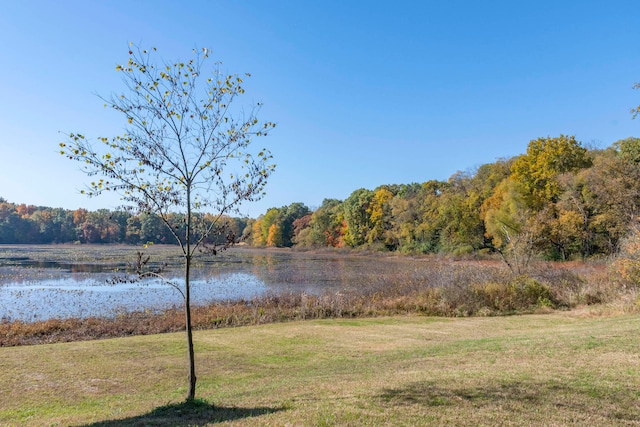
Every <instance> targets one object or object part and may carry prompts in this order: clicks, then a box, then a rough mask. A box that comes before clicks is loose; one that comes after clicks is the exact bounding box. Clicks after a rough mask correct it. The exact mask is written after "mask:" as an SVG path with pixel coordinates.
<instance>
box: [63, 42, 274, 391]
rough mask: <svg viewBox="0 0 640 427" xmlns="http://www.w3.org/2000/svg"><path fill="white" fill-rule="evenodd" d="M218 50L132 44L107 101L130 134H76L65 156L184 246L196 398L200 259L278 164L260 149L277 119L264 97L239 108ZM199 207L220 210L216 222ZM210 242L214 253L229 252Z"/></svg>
mask: <svg viewBox="0 0 640 427" xmlns="http://www.w3.org/2000/svg"><path fill="white" fill-rule="evenodd" d="M209 52H210V51H209V50H208V49H203V50H194V51H193V57H192V58H191V59H189V60H188V61H185V62H183V61H175V62H167V61H162V60H159V61H158V60H156V59H155V57H156V49H155V48H153V49H152V50H150V51H147V50H143V49H141V48H138V47H137V46H132V47H131V48H130V50H129V59H128V61H127V62H126V64H124V65H118V66H116V71H118V72H120V73H121V75H122V80H123V83H124V86H125V90H124V92H122V93H121V94H113V95H112V96H111V97H109V98H103V100H104V101H105V103H106V106H109V107H111V108H113V109H114V110H115V111H117V112H118V113H121V114H122V115H123V116H124V120H125V121H126V124H125V133H124V134H123V135H120V136H115V137H113V138H106V137H99V138H98V139H97V140H95V141H91V140H90V139H87V138H86V137H85V136H84V135H83V134H81V133H71V134H68V135H67V139H66V141H65V142H62V143H60V146H61V154H63V155H65V156H68V157H69V158H70V159H72V160H76V161H79V162H80V164H81V167H82V168H83V170H84V171H85V173H87V175H89V176H96V178H95V179H94V181H93V182H91V184H89V185H88V188H87V189H86V190H85V193H86V194H87V195H89V196H97V195H99V194H101V193H103V192H105V191H116V192H118V193H119V194H120V195H121V197H122V199H123V200H124V202H125V203H126V204H128V205H129V206H131V207H132V208H134V209H136V210H137V211H138V212H147V213H154V214H156V215H158V216H159V217H160V219H161V221H162V222H163V223H164V224H165V226H166V227H167V229H168V230H169V232H170V233H171V234H172V235H173V237H174V238H175V240H176V242H177V243H178V244H179V245H180V248H181V250H182V255H183V259H184V283H182V284H174V285H175V288H176V289H178V290H179V291H180V293H181V294H182V296H183V298H184V313H185V325H186V328H185V329H186V337H187V350H188V351H187V352H188V361H189V362H188V364H189V374H188V391H187V400H188V401H189V400H193V399H194V397H195V391H196V371H195V357H194V348H193V337H192V325H191V288H190V281H191V277H190V276H191V265H192V260H193V257H194V254H195V253H196V251H197V250H199V249H202V248H203V245H204V243H205V239H206V238H207V237H208V236H209V235H210V234H212V233H221V232H223V230H221V227H222V224H219V223H218V219H220V218H221V217H222V216H223V215H225V214H228V213H229V212H233V211H237V209H238V208H239V206H240V204H241V203H243V202H247V201H254V200H257V199H260V198H261V197H262V195H263V191H264V188H265V184H266V182H267V179H268V177H269V176H270V175H271V173H272V171H273V170H274V166H273V165H272V164H271V163H270V162H271V160H270V159H271V155H270V153H269V151H268V150H266V149H262V150H254V149H253V147H252V145H251V143H252V140H253V139H254V137H260V136H265V135H267V134H268V133H269V132H270V130H271V129H272V128H274V127H275V124H273V123H271V122H265V123H261V122H259V121H258V118H257V113H258V110H259V107H260V104H258V105H257V106H255V107H252V108H251V109H249V110H248V111H246V112H244V113H243V110H242V109H241V108H235V107H236V105H237V103H236V102H235V101H237V98H238V97H240V96H241V95H242V94H243V93H244V92H245V89H244V86H243V84H244V83H243V79H244V78H245V77H244V76H242V77H241V76H239V75H236V74H233V75H231V74H223V73H222V72H221V70H220V66H219V64H218V63H215V64H214V65H213V67H212V70H211V69H208V68H206V66H207V64H208V63H209V62H208V61H210V59H209ZM173 212H180V213H182V214H183V215H184V219H185V224H184V234H182V233H178V232H176V231H175V230H174V229H173V227H172V225H173V224H172V223H171V217H170V216H171V214H172V213H173ZM199 212H210V213H214V214H215V215H213V219H207V218H211V217H206V216H204V215H199V214H198V213H199ZM232 243H233V242H226V243H225V245H223V246H222V247H221V248H220V247H217V248H216V247H210V248H209V249H210V250H211V253H215V252H216V250H217V249H224V248H226V247H227V245H229V244H232Z"/></svg>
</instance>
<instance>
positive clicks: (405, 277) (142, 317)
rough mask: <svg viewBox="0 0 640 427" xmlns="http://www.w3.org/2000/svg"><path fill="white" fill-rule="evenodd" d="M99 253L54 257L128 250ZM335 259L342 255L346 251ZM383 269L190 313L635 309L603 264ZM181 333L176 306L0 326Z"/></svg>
mask: <svg viewBox="0 0 640 427" xmlns="http://www.w3.org/2000/svg"><path fill="white" fill-rule="evenodd" d="M32 249H33V248H30V247H26V248H21V247H17V248H15V252H10V255H11V256H14V257H17V256H20V254H21V253H22V254H24V253H31V252H28V251H29V250H32ZM36 249H37V248H36ZM99 249H100V248H96V247H91V248H90V250H87V251H85V253H84V254H79V253H78V252H80V251H78V250H77V248H76V247H62V248H60V250H59V251H54V253H55V254H56V255H55V256H54V257H53V260H54V261H64V260H66V262H69V261H70V260H71V261H74V262H87V260H88V259H93V260H94V261H93V262H95V263H105V264H107V265H111V264H112V263H114V262H115V260H116V259H122V258H123V257H124V256H125V254H126V253H130V252H131V250H132V248H131V247H117V246H116V247H107V248H106V249H104V250H103V251H102V255H100V256H99V257H98V258H91V257H92V256H93V255H91V256H89V255H87V253H94V252H96V251H98V250H99ZM154 250H158V251H159V255H160V256H159V257H160V258H166V259H167V260H168V261H169V263H170V264H172V263H173V264H175V263H179V258H177V257H176V253H175V251H176V248H175V247H161V248H156V249H154ZM127 251H128V252H127ZM51 252H52V251H51V247H48V248H45V249H42V250H41V251H38V250H36V251H35V252H33V254H32V255H30V256H31V257H32V258H34V259H41V260H49V261H51V260H52V255H51ZM96 256H97V255H96ZM305 256H306V255H305ZM333 256H335V254H334V255H333ZM341 256H343V257H345V258H348V257H350V256H352V255H348V254H342V255H341ZM361 258H362V257H361ZM276 260H277V259H276ZM376 260H377V261H376ZM381 260H382V258H380V257H377V258H376V257H373V259H371V260H369V261H370V262H373V263H378V264H380V263H381ZM414 261H415V260H414ZM258 262H259V263H265V264H268V265H269V268H270V270H269V271H273V272H274V274H275V275H278V280H281V281H283V282H287V281H288V280H291V279H290V277H288V276H287V274H290V275H291V274H293V275H296V274H302V273H300V272H295V271H294V272H293V273H292V272H290V271H289V270H288V269H287V268H286V266H287V265H288V264H287V265H285V266H284V267H282V266H281V267H280V268H275V267H273V265H272V264H274V263H275V261H274V259H273V258H269V257H264V258H261V259H259V260H258ZM421 264H424V266H423V265H421ZM362 265H367V264H362ZM416 265H418V266H420V268H418V267H416ZM385 266H391V267H393V268H394V269H393V270H391V271H385V274H380V271H379V270H376V269H372V270H368V269H366V268H363V269H358V270H356V272H357V277H349V278H348V281H349V283H350V286H349V287H346V288H344V289H342V290H338V291H335V290H333V291H327V292H323V293H319V294H308V293H305V292H297V293H296V292H280V293H274V292H271V293H267V294H264V295H261V296H258V297H255V298H252V299H241V300H235V301H223V302H216V303H211V304H207V305H197V304H196V305H194V307H193V310H192V321H193V327H194V328H195V329H197V330H205V329H218V328H227V327H238V326H247V325H260V324H267V323H274V322H285V321H297V320H314V319H327V318H361V317H377V316H390V315H408V314H409V315H413V314H420V315H429V316H446V317H466V316H496V315H510V314H523V313H537V312H550V311H552V310H565V309H575V308H576V307H580V306H593V305H598V306H599V307H601V310H602V311H605V312H615V313H627V312H637V311H638V310H640V304H639V302H640V300H639V299H638V290H637V288H629V287H625V286H623V285H620V284H618V283H615V282H612V281H610V280H609V277H608V274H607V273H608V272H607V269H606V268H605V266H604V265H603V264H602V263H600V264H598V263H565V264H549V263H540V264H537V265H536V266H535V268H534V269H532V271H531V272H530V273H529V275H526V276H513V275H512V274H510V273H509V271H508V270H507V269H506V268H504V266H502V265H501V264H500V263H496V262H491V261H486V260H485V261H478V260H462V261H456V260H454V259H450V258H442V257H437V258H433V257H431V258H425V259H420V260H417V264H416V262H413V263H407V264H403V263H388V264H385ZM407 267H410V268H407ZM306 274H308V272H307V273H306ZM312 274H319V273H318V272H312ZM183 329H184V315H183V312H182V310H181V309H178V308H168V309H165V310H162V311H149V310H141V311H138V312H121V313H118V314H117V315H115V316H112V317H90V318H84V319H74V318H71V319H50V320H44V321H36V322H21V321H12V322H0V346H14V345H28V344H42V343H54V342H68V341H79V340H90V339H103V338H113V337H123V336H131V335H149V334H157V333H167V332H177V331H181V330H183Z"/></svg>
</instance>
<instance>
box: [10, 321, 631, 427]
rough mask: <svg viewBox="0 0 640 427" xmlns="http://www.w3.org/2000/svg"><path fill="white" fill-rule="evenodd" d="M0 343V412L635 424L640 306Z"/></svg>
mask: <svg viewBox="0 0 640 427" xmlns="http://www.w3.org/2000/svg"><path fill="white" fill-rule="evenodd" d="M195 343H196V354H197V357H198V367H199V371H198V378H199V382H198V384H199V388H198V396H199V397H200V398H201V399H202V400H201V401H198V402H195V403H194V404H193V406H190V405H185V404H181V403H180V402H181V400H182V398H183V394H184V390H183V383H184V377H185V376H186V372H185V363H184V360H183V359H184V357H183V353H184V345H185V344H184V343H183V336H182V334H162V335H153V336H139V337H128V338H119V339H109V340H99V341H88V342H74V343H61V344H52V345H42V346H22V347H10V348H2V349H0V355H1V356H2V357H0V395H1V396H3V399H1V400H0V425H25V426H42V425H48V426H53V425H73V426H90V425H93V426H125V425H134V426H135V425H138V426H143V425H156V426H167V425H178V426H187V425H193V426H205V425H234V426H244V425H247V426H249V425H251V426H256V425H257V426H281V425H296V426H298V425H300V426H307V425H308V426H319V425H326V426H348V425H351V426H355V425H358V426H360V425H364V426H367V425H369V426H385V425H386V426H403V425H404V426H413V425H454V426H455V425H459V426H465V425H513V426H516V425H518V426H519V425H540V426H542V425H544V426H549V425H598V426H601V425H602V426H605V425H614V426H615V425H619V426H637V425H640V421H638V420H640V391H639V390H640V356H639V354H638V348H640V317H639V316H638V315H621V316H613V317H601V316H587V315H584V314H583V315H580V316H577V315H576V314H574V313H573V312H557V313H554V314H548V315H524V316H507V317H475V318H455V319H453V318H433V317H424V316H400V317H379V318H373V319H334V320H312V321H306V322H290V323H280V324H269V325H260V326H252V327H244V328H236V329H220V330H215V331H199V332H197V333H196V335H195Z"/></svg>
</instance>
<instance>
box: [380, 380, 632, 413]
mask: <svg viewBox="0 0 640 427" xmlns="http://www.w3.org/2000/svg"><path fill="white" fill-rule="evenodd" d="M378 397H379V398H380V399H381V400H382V401H383V402H385V404H387V405H394V406H402V405H406V406H410V405H420V406H428V407H438V406H454V405H455V406H460V405H465V404H466V405H471V406H473V407H482V406H490V405H496V404H499V405H504V406H505V407H510V406H511V407H523V406H527V407H538V408H545V407H555V408H563V409H565V410H568V411H571V412H575V413H584V414H591V415H593V416H599V417H602V418H603V419H610V420H612V422H619V421H620V420H622V421H637V420H638V419H639V418H640V405H638V401H637V391H636V389H635V388H634V387H628V388H625V387H617V386H605V385H603V386H599V387H597V388H596V387H595V386H589V385H576V384H566V383H559V382H551V381H549V382H536V381H527V382H511V383H499V384H486V385H480V386H471V387H457V386H455V385H446V384H445V385H441V384H436V383H433V382H416V383H412V384H408V385H406V386H405V387H403V388H395V389H390V388H389V389H384V390H382V392H381V393H380V394H379V395H378Z"/></svg>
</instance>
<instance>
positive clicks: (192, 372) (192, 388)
mask: <svg viewBox="0 0 640 427" xmlns="http://www.w3.org/2000/svg"><path fill="white" fill-rule="evenodd" d="M186 219H187V230H186V232H187V234H186V236H185V240H186V253H185V263H184V288H185V292H184V314H185V323H186V331H187V348H188V351H189V392H188V393H187V402H188V401H191V400H193V399H195V396H196V360H195V352H194V349H193V332H192V330H191V282H190V275H191V256H192V254H191V225H192V224H191V183H190V182H189V183H188V185H187V218H186Z"/></svg>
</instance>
